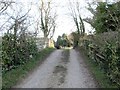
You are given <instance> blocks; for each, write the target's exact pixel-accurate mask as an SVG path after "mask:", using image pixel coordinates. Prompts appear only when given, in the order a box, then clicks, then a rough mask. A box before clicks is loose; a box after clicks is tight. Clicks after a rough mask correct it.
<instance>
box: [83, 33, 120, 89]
mask: <svg viewBox="0 0 120 90" xmlns="http://www.w3.org/2000/svg"><path fill="white" fill-rule="evenodd" d="M112 33H113V32H112ZM109 34H110V32H108V33H106V36H107V37H106V36H103V35H104V34H101V35H96V36H94V37H93V38H92V39H90V38H89V40H86V41H84V48H85V50H86V51H88V56H89V57H90V58H91V59H92V60H93V61H94V62H95V63H97V64H98V65H99V67H100V69H102V70H103V71H104V73H105V74H106V76H107V77H108V78H109V80H110V81H111V83H112V84H114V85H115V86H117V87H120V79H119V78H120V46H119V43H118V41H117V38H114V37H115V36H116V34H114V35H113V36H112V35H110V36H109ZM98 37H99V39H98ZM115 39H116V40H115Z"/></svg>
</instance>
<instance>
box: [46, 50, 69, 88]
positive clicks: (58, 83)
mask: <svg viewBox="0 0 120 90" xmlns="http://www.w3.org/2000/svg"><path fill="white" fill-rule="evenodd" d="M68 62H69V50H65V51H63V52H62V57H61V60H60V62H59V64H58V65H57V66H56V67H55V69H54V71H53V75H52V76H51V77H50V80H49V83H48V87H49V88H60V87H62V85H63V83H64V82H65V76H66V74H67V63H68Z"/></svg>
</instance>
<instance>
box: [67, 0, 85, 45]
mask: <svg viewBox="0 0 120 90" xmlns="http://www.w3.org/2000/svg"><path fill="white" fill-rule="evenodd" d="M69 5H70V7H69V9H70V11H71V13H70V14H71V16H72V18H73V20H74V23H75V25H76V28H77V33H78V35H79V36H84V33H85V27H84V23H83V20H82V18H81V14H80V3H79V2H71V1H69ZM76 40H78V41H79V37H78V39H76ZM78 41H76V42H77V43H76V45H75V46H77V45H78Z"/></svg>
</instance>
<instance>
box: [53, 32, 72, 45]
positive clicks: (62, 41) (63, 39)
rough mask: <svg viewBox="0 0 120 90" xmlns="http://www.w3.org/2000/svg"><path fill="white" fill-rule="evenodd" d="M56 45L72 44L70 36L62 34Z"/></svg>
mask: <svg viewBox="0 0 120 90" xmlns="http://www.w3.org/2000/svg"><path fill="white" fill-rule="evenodd" d="M55 46H62V47H69V46H71V43H70V41H69V39H68V36H67V35H66V34H62V36H58V38H57V41H56V45H55Z"/></svg>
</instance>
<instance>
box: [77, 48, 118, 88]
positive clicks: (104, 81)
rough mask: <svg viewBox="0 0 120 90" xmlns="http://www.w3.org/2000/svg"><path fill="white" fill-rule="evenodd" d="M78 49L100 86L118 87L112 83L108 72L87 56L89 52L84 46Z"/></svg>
mask: <svg viewBox="0 0 120 90" xmlns="http://www.w3.org/2000/svg"><path fill="white" fill-rule="evenodd" d="M78 50H79V51H80V54H81V55H82V56H83V58H84V60H85V63H86V64H87V65H88V67H89V70H90V72H91V73H92V75H93V77H94V78H95V81H96V82H97V84H98V87H99V88H116V86H114V85H112V84H111V83H110V80H109V79H108V78H107V76H106V74H105V73H104V72H103V71H102V70H101V69H100V67H99V66H98V65H97V64H96V63H95V62H93V60H91V59H90V58H89V57H88V56H87V52H86V51H85V50H84V49H83V48H82V47H80V48H79V49H78Z"/></svg>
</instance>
